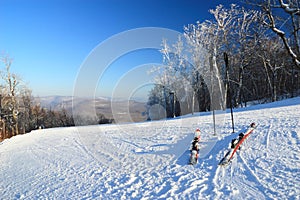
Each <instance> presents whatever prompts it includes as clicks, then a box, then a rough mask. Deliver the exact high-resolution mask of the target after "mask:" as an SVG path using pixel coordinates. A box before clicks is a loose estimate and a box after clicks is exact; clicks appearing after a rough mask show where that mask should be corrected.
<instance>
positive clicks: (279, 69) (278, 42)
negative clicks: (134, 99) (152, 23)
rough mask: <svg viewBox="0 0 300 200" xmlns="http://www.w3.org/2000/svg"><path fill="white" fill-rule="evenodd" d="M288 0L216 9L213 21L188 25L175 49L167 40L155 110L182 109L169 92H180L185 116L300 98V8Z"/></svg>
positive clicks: (265, 0)
mask: <svg viewBox="0 0 300 200" xmlns="http://www.w3.org/2000/svg"><path fill="white" fill-rule="evenodd" d="M286 1H287V2H286V3H284V2H283V0H276V1H275V0H274V1H272V0H262V1H251V2H248V5H247V7H248V8H247V9H246V8H243V7H240V6H237V5H231V7H230V8H225V7H224V6H222V5H219V6H217V7H216V9H214V10H210V13H211V14H212V15H213V20H207V21H204V22H197V23H196V24H189V25H187V26H186V27H185V28H184V34H183V37H180V38H179V39H178V41H177V42H176V43H175V44H168V42H167V41H166V40H165V41H163V43H162V49H161V53H162V55H163V59H164V66H160V67H157V68H156V69H155V70H154V71H153V73H156V74H157V76H156V80H155V82H156V83H157V85H156V87H155V88H154V89H153V90H152V91H151V92H150V95H149V100H148V105H149V107H151V106H153V105H155V104H160V105H161V106H163V107H164V108H165V109H166V110H167V113H168V112H170V110H171V109H174V108H175V109H176V106H175V107H174V104H172V105H171V104H170V103H166V102H168V101H170V100H168V97H167V96H168V92H166V91H174V93H175V94H176V95H175V96H176V101H175V102H179V103H177V104H175V105H178V104H180V108H178V107H177V109H180V111H181V112H182V113H183V114H185V113H190V112H194V109H195V108H196V110H197V111H206V110H216V109H225V108H226V107H229V106H233V107H237V106H244V105H245V104H246V103H247V102H248V101H253V100H259V101H276V100H278V99H279V98H281V97H293V96H295V95H296V94H298V92H299V80H300V79H299V71H300V48H299V46H300V39H299V31H300V8H299V6H300V5H299V1H297V0H286ZM275 13H276V14H275ZM166 88H167V90H166ZM196 104H197V106H195V105H196Z"/></svg>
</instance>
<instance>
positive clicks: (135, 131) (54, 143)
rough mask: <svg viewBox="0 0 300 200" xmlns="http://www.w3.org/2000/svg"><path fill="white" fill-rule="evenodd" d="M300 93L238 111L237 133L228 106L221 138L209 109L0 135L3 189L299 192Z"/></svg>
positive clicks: (216, 194)
mask: <svg viewBox="0 0 300 200" xmlns="http://www.w3.org/2000/svg"><path fill="white" fill-rule="evenodd" d="M299 101H300V98H294V99H291V100H287V101H283V102H282V103H277V104H270V105H268V104H267V105H265V106H264V107H262V105H259V106H258V107H259V108H260V109H259V110H256V109H255V107H253V108H251V109H247V111H244V110H243V109H240V110H238V111H236V112H235V113H234V117H235V124H236V127H235V130H236V133H234V134H231V123H230V114H229V113H228V114H226V116H225V117H226V118H225V122H226V123H225V124H221V125H218V126H217V129H218V130H219V132H218V133H219V134H218V136H217V138H216V137H214V136H213V135H212V134H211V133H212V132H213V127H212V116H211V115H209V114H206V113H205V114H204V115H203V116H200V117H199V116H198V117H196V116H192V117H184V118H182V119H176V120H175V119H174V120H173V119H172V120H166V121H163V120H162V121H156V122H147V123H137V124H121V125H104V126H87V127H71V128H55V129H48V130H47V129H45V130H38V131H33V132H32V133H29V134H26V135H20V136H16V137H13V138H11V139H8V140H5V141H3V142H1V143H0V159H1V165H0V197H1V199H145V200H146V199H213V200H215V199H300V186H299V182H300V164H299V161H300V129H299V118H300V113H299V110H300V105H299V103H300V102H299ZM295 102H297V103H295ZM272 105H273V106H272ZM274 105H277V106H274ZM278 105H279V107H278ZM280 106H281V107H280ZM219 117H220V116H219ZM253 121H254V122H256V123H258V124H259V126H258V127H257V128H256V129H255V130H254V131H253V133H252V134H251V135H250V136H249V137H248V138H247V140H246V141H245V142H244V144H243V145H242V149H241V151H238V152H237V153H236V155H235V157H234V159H233V160H232V163H231V164H230V165H228V166H225V167H220V166H218V165H217V164H218V162H219V161H220V159H221V158H222V157H223V156H224V154H225V153H226V152H227V149H228V144H229V143H230V141H231V139H233V138H236V137H237V135H238V134H239V133H240V132H244V131H245V130H246V129H247V128H248V127H247V126H248V125H249V124H250V123H251V122H253ZM198 127H199V128H200V129H201V130H202V134H201V141H200V148H201V147H202V149H201V150H200V158H199V162H198V164H196V165H195V166H191V165H187V163H188V159H189V147H190V144H191V140H192V139H193V134H194V133H193V132H194V130H195V129H196V128H198Z"/></svg>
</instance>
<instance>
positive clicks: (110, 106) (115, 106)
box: [36, 96, 147, 122]
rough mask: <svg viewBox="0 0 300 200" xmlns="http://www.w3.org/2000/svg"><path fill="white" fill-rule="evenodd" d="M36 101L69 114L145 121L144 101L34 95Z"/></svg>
mask: <svg viewBox="0 0 300 200" xmlns="http://www.w3.org/2000/svg"><path fill="white" fill-rule="evenodd" d="M36 101H37V102H38V103H40V105H41V106H42V107H44V108H47V109H52V110H61V109H66V110H67V111H68V113H69V114H73V113H77V114H80V115H81V116H93V114H94V113H95V112H96V113H101V114H103V115H104V116H105V117H106V118H108V119H115V120H116V121H117V122H141V121H146V119H147V116H146V115H145V113H146V102H139V101H135V100H129V101H128V100H121V99H118V100H117V101H112V100H111V99H110V98H106V97H96V98H89V97H76V98H74V99H73V97H72V96H45V97H36Z"/></svg>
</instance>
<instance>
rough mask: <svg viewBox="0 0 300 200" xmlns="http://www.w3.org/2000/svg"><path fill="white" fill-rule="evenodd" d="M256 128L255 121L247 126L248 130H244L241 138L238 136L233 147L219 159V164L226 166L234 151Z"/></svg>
mask: <svg viewBox="0 0 300 200" xmlns="http://www.w3.org/2000/svg"><path fill="white" fill-rule="evenodd" d="M255 128H256V125H255V123H251V124H250V127H249V128H248V130H247V131H246V132H245V134H244V136H243V137H242V138H240V139H239V140H238V143H237V144H236V145H235V146H234V148H231V149H230V150H229V151H228V152H227V153H226V154H225V156H224V157H223V158H222V159H221V161H220V162H219V164H218V165H219V166H226V165H228V164H229V163H231V161H232V159H233V156H234V154H235V153H236V151H237V150H239V149H240V147H241V145H242V143H243V142H244V141H245V140H246V139H247V137H249V135H250V134H251V133H252V132H253V130H254V129H255Z"/></svg>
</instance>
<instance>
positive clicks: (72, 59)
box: [0, 0, 234, 96]
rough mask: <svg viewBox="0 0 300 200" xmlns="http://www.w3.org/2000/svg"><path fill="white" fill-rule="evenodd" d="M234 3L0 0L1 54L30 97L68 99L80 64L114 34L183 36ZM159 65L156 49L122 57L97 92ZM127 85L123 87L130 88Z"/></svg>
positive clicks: (200, 0)
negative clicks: (153, 31) (138, 31)
mask: <svg viewBox="0 0 300 200" xmlns="http://www.w3.org/2000/svg"><path fill="white" fill-rule="evenodd" d="M233 2H234V1H221V0H216V1H214V0H206V1H204V0H42V1H39V0H0V55H2V56H3V55H4V56H5V55H9V57H11V58H12V59H13V63H12V68H11V71H12V72H13V73H16V74H18V75H19V76H20V77H21V78H22V80H23V81H24V82H25V83H26V84H27V86H28V87H29V88H30V89H31V90H32V91H33V95H35V96H48V95H63V96H71V95H73V89H74V82H75V81H76V77H77V76H78V72H79V70H80V66H81V65H82V63H83V62H84V60H85V59H86V58H87V57H88V55H89V54H90V52H91V51H92V50H93V49H94V48H95V47H96V46H97V45H99V44H100V43H101V42H103V41H105V40H107V39H108V38H110V37H112V36H113V35H115V34H118V33H120V32H123V31H127V30H130V29H134V28H141V27H162V28H168V29H172V30H176V31H179V32H183V27H184V26H185V25H187V24H192V23H196V21H203V20H205V19H209V18H211V15H210V14H209V12H208V10H209V9H213V8H215V7H216V5H218V4H220V3H222V4H226V5H228V4H230V3H233ZM145 55H147V56H145ZM161 62H162V58H161V56H160V54H159V53H158V52H157V51H154V50H152V51H151V50H149V51H146V53H145V54H142V53H138V52H137V53H135V54H134V53H132V54H128V55H124V56H122V57H121V58H120V59H118V60H116V61H115V62H113V63H112V67H111V68H109V69H108V70H107V71H106V72H105V76H103V77H101V80H99V84H100V85H101V87H100V86H99V87H97V88H98V90H99V91H96V93H97V95H99V96H111V90H112V89H113V88H115V87H116V84H117V83H118V81H119V82H120V79H121V77H122V76H123V77H124V74H126V72H128V71H130V70H132V69H134V68H135V67H136V66H139V65H143V64H145V63H161ZM1 69H3V64H1ZM131 80H132V82H134V79H131ZM127 81H128V82H127V83H126V84H132V83H131V82H130V80H127ZM126 84H124V83H122V87H123V88H124V89H121V90H120V91H122V90H123V91H124V92H126ZM117 87H119V86H117ZM131 93H132V91H131ZM135 93H136V94H137V93H138V92H135ZM82 95H85V94H84V93H82ZM119 96H122V94H120V95H119Z"/></svg>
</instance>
